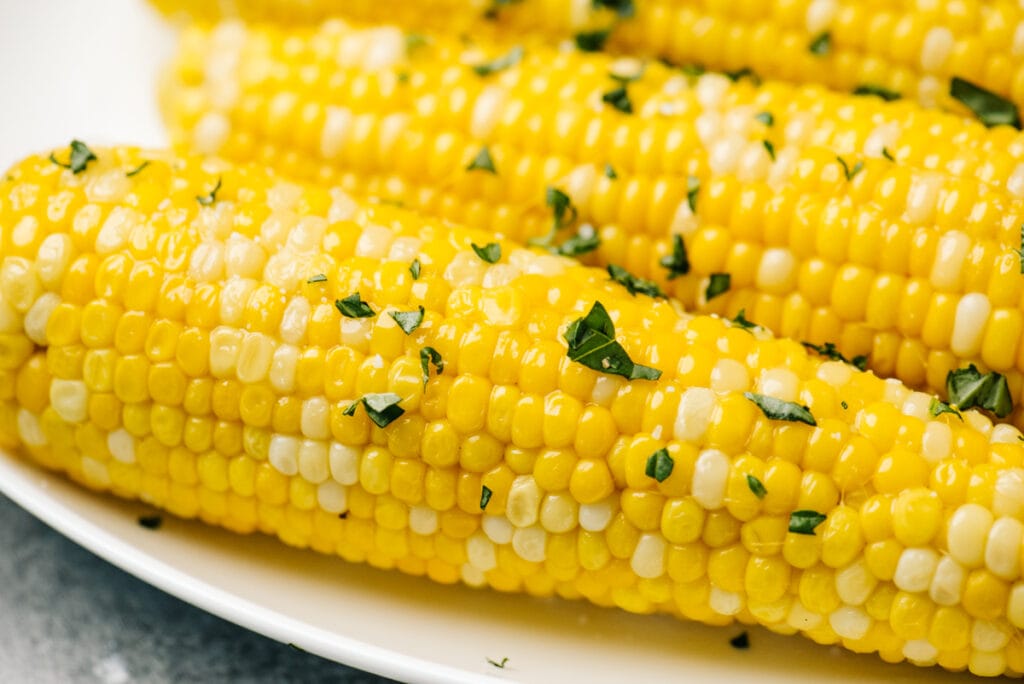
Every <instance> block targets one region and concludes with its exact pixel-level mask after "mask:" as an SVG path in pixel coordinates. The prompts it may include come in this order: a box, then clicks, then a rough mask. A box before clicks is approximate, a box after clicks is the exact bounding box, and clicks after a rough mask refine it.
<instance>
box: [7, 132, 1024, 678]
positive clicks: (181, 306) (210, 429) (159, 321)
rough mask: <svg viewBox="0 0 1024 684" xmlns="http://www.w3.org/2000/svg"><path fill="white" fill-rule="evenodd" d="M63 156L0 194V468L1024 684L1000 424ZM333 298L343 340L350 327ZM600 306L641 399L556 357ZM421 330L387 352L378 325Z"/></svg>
mask: <svg viewBox="0 0 1024 684" xmlns="http://www.w3.org/2000/svg"><path fill="white" fill-rule="evenodd" d="M65 154H66V151H64V150H60V151H57V152H55V155H54V156H53V157H51V158H50V159H49V160H48V159H47V158H45V157H35V158H30V159H28V160H26V161H25V162H23V163H22V164H20V165H18V166H17V167H15V168H14V169H12V170H11V171H10V172H9V173H8V174H7V176H6V178H5V180H3V181H2V182H0V226H2V227H3V231H2V234H0V235H2V243H0V248H2V251H0V374H2V375H0V380H2V381H0V388H3V392H4V394H3V395H2V396H0V426H2V427H0V438H2V439H3V445H4V446H6V447H17V446H19V445H20V447H22V448H23V449H24V451H25V452H26V453H28V454H30V455H31V456H32V457H33V458H34V459H35V460H37V461H38V462H39V463H41V464H43V465H45V466H47V467H49V468H54V469H58V470H61V471H64V472H66V473H67V474H68V475H69V476H71V477H72V478H74V479H76V480H78V481H79V482H82V483H83V484H85V485H87V486H89V487H92V488H95V489H100V490H109V491H111V492H113V493H115V494H117V495H120V496H124V497H130V498H139V499H141V500H143V501H146V502H148V503H150V504H152V505H154V506H158V507H161V508H165V509H167V510H169V511H171V512H173V513H174V514H176V515H180V516H183V517H198V518H200V519H202V520H204V521H205V522H207V523H210V524H216V525H223V526H225V527H227V528H229V529H232V530H236V531H239V532H251V531H256V530H259V531H262V532H265V533H268V534H276V535H277V536H279V537H280V538H281V539H282V540H283V541H285V542H286V543H289V544H292V545H296V546H301V547H310V548H312V549H315V550H317V551H320V552H324V553H331V554H334V553H337V554H339V555H340V556H342V557H343V558H345V559H347V560H350V561H359V562H362V561H365V562H368V563H370V564H372V565H374V566H377V567H381V568H398V569H400V570H402V571H404V572H407V573H410V574H415V575H427V576H429V577H431V578H432V579H434V580H436V581H440V582H456V581H459V580H462V581H464V582H466V583H468V584H470V585H472V586H484V585H489V586H492V587H494V588H497V589H499V590H504V591H526V592H528V593H531V594H534V595H539V596H547V595H552V594H557V595H560V596H564V597H567V598H587V599H589V600H591V601H593V602H595V603H597V604H600V605H617V606H620V607H622V608H624V609H626V610H630V611H635V612H641V613H643V612H655V611H658V612H668V613H672V614H676V615H681V616H683V617H686V618H689V619H694V620H700V621H703V622H707V623H711V624H724V623H728V622H730V621H732V620H740V621H743V622H757V623H760V624H764V625H766V626H768V627H769V628H770V629H773V630H777V631H780V632H784V633H793V632H802V633H804V634H806V635H807V636H809V637H811V638H812V639H815V640H816V641H819V642H821V643H825V644H831V643H841V644H843V645H844V646H846V647H847V648H850V649H853V650H855V651H859V652H874V651H877V652H879V653H880V655H881V656H882V657H883V658H885V659H887V660H891V661H899V660H903V659H908V660H911V661H913V662H916V663H919V664H931V663H938V664H940V665H942V666H943V667H947V668H951V669H960V668H965V667H968V668H970V669H971V671H973V672H975V673H977V674H985V675H996V674H1001V673H1020V672H1022V671H1024V637H1022V635H1021V633H1020V632H1019V631H1018V628H1020V627H1024V580H1022V578H1021V563H1020V557H1021V548H1022V547H1021V541H1022V536H1024V523H1022V522H1021V519H1022V518H1024V469H1022V468H1021V464H1022V459H1024V445H1022V444H1021V442H1020V437H1021V435H1020V432H1019V431H1018V430H1016V429H1015V428H1013V427H1011V426H1008V425H997V426H993V425H992V424H991V422H990V421H989V420H988V419H987V418H986V417H985V416H984V415H981V414H979V413H976V412H973V411H967V412H964V414H963V416H962V418H963V420H958V419H957V418H956V417H954V416H952V415H949V414H945V415H942V416H940V417H939V418H931V417H930V415H929V405H930V402H931V399H932V398H931V397H929V396H928V395H925V394H921V393H918V392H912V391H910V390H908V389H907V388H905V387H904V386H902V385H901V384H899V383H898V382H895V381H883V380H881V379H879V378H877V377H875V376H874V375H872V374H870V373H862V372H859V371H856V370H855V369H853V368H852V367H851V366H849V365H847V364H844V363H840V362H834V361H830V362H823V361H821V360H820V359H818V358H816V357H812V356H808V354H807V352H806V350H805V349H803V348H802V347H801V346H800V345H799V344H798V343H796V342H793V341H789V340H777V339H772V338H771V337H770V336H768V335H767V334H766V333H764V332H763V331H759V330H746V329H742V328H740V327H738V326H734V325H731V324H730V323H728V322H726V321H723V320H721V319H716V318H711V317H691V316H688V315H685V314H682V313H680V312H679V311H678V309H677V307H676V306H674V305H673V304H671V303H670V302H669V301H667V300H665V299H660V298H658V299H656V298H651V297H648V296H644V295H641V296H638V297H637V296H633V295H631V294H629V293H628V292H627V290H626V289H625V288H623V287H621V286H620V285H618V284H615V283H611V282H609V281H608V280H607V278H606V277H605V274H604V273H603V272H602V271H599V270H597V269H590V268H586V267H582V266H578V265H575V264H574V263H573V262H571V261H570V260H567V259H563V258H559V257H554V256H549V255H544V254H538V253H532V252H529V251H526V250H523V249H521V248H517V247H515V246H514V245H512V244H510V243H501V254H500V255H495V254H493V253H488V250H487V249H483V250H481V252H482V253H483V254H484V256H487V258H488V260H485V259H483V258H482V257H481V256H480V254H478V253H477V251H476V250H475V249H473V248H472V246H473V245H474V244H475V245H477V246H478V247H479V246H480V243H481V242H482V241H484V240H487V239H488V237H489V236H488V234H486V233H481V232H475V231H470V230H466V229H463V228H459V227H455V226H451V225H444V224H438V223H435V222H433V221H431V220H424V219H421V218H419V217H418V216H416V215H413V214H410V213H407V212H405V211H403V210H399V209H394V208H391V207H371V206H359V205H358V204H356V203H355V202H353V201H352V200H351V199H349V198H348V197H347V196H345V195H344V194H342V193H340V192H338V191H333V192H328V191H326V190H321V189H316V188H309V187H302V186H296V185H293V184H290V183H285V182H282V181H281V180H279V179H277V178H276V177H275V176H273V175H271V174H269V173H267V172H264V171H260V170H258V169H254V168H249V167H232V166H229V165H227V164H225V163H221V162H216V161H201V160H199V159H196V158H189V157H185V158H178V159H175V158H171V157H169V156H167V155H166V154H164V153H154V152H142V151H139V150H136V149H130V148H122V149H101V150H96V151H95V156H96V157H97V159H96V160H94V161H86V162H85V164H84V165H83V164H81V163H79V164H75V162H74V158H72V160H71V162H70V165H71V166H72V167H74V168H77V169H78V171H79V173H75V172H73V170H65V169H62V168H59V167H58V166H57V163H56V162H61V161H63V159H64V158H65V157H64V155H65ZM78 159H79V162H81V161H82V160H83V159H86V157H85V156H83V155H80V156H79V157H78ZM495 256H497V258H494V257H495ZM414 260H416V263H418V264H419V268H415V267H411V264H412V263H413V261H414ZM490 261H494V263H493V264H492V263H490ZM354 291H358V292H359V293H360V294H361V301H363V302H364V304H366V305H368V306H369V307H370V308H371V313H370V315H369V316H368V317H359V318H352V317H347V316H343V315H342V313H341V312H342V307H341V306H340V304H339V303H338V302H337V300H338V299H339V298H342V299H345V298H347V297H349V296H350V295H351V294H352V293H353V292H354ZM595 302H601V303H602V304H603V305H604V306H605V307H607V311H608V312H609V313H610V317H611V320H613V321H614V326H615V327H616V328H617V331H615V333H612V334H616V333H617V334H616V337H617V339H618V340H620V341H621V344H622V346H623V351H624V352H625V353H628V354H629V355H630V357H631V358H632V360H633V361H635V362H637V363H642V364H648V365H650V366H653V367H655V368H657V369H658V371H660V373H661V375H660V377H659V378H658V379H657V380H631V381H627V380H624V379H622V378H620V377H618V376H615V375H610V374H607V373H605V372H598V371H595V370H592V369H591V368H588V367H585V366H584V365H583V364H582V363H578V362H574V361H571V360H570V359H569V358H568V356H567V350H566V342H565V341H564V340H563V337H562V335H563V333H564V332H565V331H566V326H567V324H569V323H570V322H571V321H572V320H573V319H578V318H579V317H581V316H583V315H584V314H586V313H587V311H588V310H589V309H591V308H592V307H593V306H594V304H595ZM419 306H422V307H423V309H424V310H425V312H424V314H423V315H422V318H421V320H420V322H419V325H418V326H414V327H415V329H413V330H410V331H409V332H408V333H406V332H404V330H403V329H402V328H401V327H399V320H397V319H396V318H395V317H393V316H392V315H390V314H392V313H395V312H401V311H409V310H416V308H417V307H419ZM428 347H429V348H432V349H434V350H435V351H436V352H437V353H438V354H439V357H440V358H433V357H432V355H430V354H429V353H428V354H427V360H426V361H425V362H423V363H422V365H421V359H422V358H423V352H422V350H424V349H427V348H428ZM439 364H443V369H442V368H439V367H438V365H439ZM595 365H596V366H597V367H598V368H605V367H607V365H602V364H595ZM387 392H391V393H394V394H395V395H396V397H395V399H397V400H399V403H398V406H399V407H400V408H401V409H403V410H404V412H402V413H401V414H400V415H395V414H394V413H392V414H390V415H387V416H386V418H387V420H384V421H381V420H380V418H381V416H384V415H385V414H386V413H387V412H389V411H394V406H393V405H390V404H389V406H388V407H387V408H386V409H381V410H382V413H381V415H378V416H377V418H373V419H372V420H371V417H370V411H369V405H368V404H363V405H360V403H359V400H360V399H361V398H367V397H368V395H370V394H371V393H387ZM745 392H756V393H760V394H761V395H764V396H768V397H774V398H776V399H777V400H779V401H781V402H782V403H781V404H780V406H781V408H779V407H776V408H773V409H767V408H766V409H765V410H763V411H762V410H761V409H759V408H758V406H757V405H755V404H754V403H753V401H752V400H751V397H748V396H746V395H745V394H744V393H745ZM789 402H798V404H797V403H789ZM353 405H356V406H357V408H356V410H355V412H354V413H352V412H351V411H349V410H348V409H349V408H350V407H351V406H353ZM799 405H804V406H805V409H803V410H805V411H807V412H809V413H807V414H805V415H804V417H803V418H802V420H803V421H804V422H798V421H795V420H794V416H795V415H796V414H794V413H793V411H797V412H798V413H799V411H800V410H801V409H799ZM780 411H781V413H780ZM769 415H771V416H772V418H769ZM784 417H788V420H782V419H780V418H784ZM810 423H816V424H815V425H811V424H810ZM662 450H664V451H662ZM801 511H802V512H801ZM817 514H820V517H821V518H823V520H822V519H818V515H817ZM808 516H813V518H812V519H811V520H810V522H808ZM812 532H813V533H812Z"/></svg>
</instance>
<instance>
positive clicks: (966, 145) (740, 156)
mask: <svg viewBox="0 0 1024 684" xmlns="http://www.w3.org/2000/svg"><path fill="white" fill-rule="evenodd" d="M370 45H373V46H374V48H373V49H372V50H371V49H369V46H370ZM509 55H513V56H515V57H516V59H508V60H507V61H508V64H507V65H505V66H504V68H501V69H500V70H498V71H496V72H495V73H490V74H486V75H479V74H477V73H475V71H474V69H473V67H475V66H479V65H481V64H488V65H489V64H492V63H493V62H494V60H501V59H502V58H508V57H509ZM609 74H613V75H617V76H618V77H619V80H618V81H617V80H616V79H614V78H612V77H610V76H609ZM624 75H627V76H638V78H636V79H635V80H632V81H629V82H628V83H627V85H625V86H622V84H621V81H622V80H623V78H624ZM626 80H628V79H626ZM619 87H623V88H624V89H625V92H626V93H627V97H628V101H629V102H630V104H631V107H632V109H633V113H632V114H627V113H625V112H623V111H620V110H619V109H617V108H616V107H615V106H613V105H610V104H608V103H607V102H605V101H604V96H606V95H607V94H608V93H609V92H611V91H613V90H615V89H616V88H619ZM165 110H166V111H167V113H168V118H169V121H170V123H171V125H172V129H173V130H174V132H175V137H176V138H177V139H178V140H179V141H181V142H184V143H186V144H188V145H190V146H193V147H195V148H198V149H199V150H201V151H203V152H218V153H220V154H223V155H225V156H227V157H230V158H233V159H236V160H240V161H246V160H255V161H259V162H264V163H273V164H274V165H275V167H276V168H279V169H280V170H282V171H283V172H285V173H286V174H288V175H291V176H293V177H298V178H304V179H308V180H316V181H320V182H324V183H328V184H338V185H340V186H342V187H344V188H346V189H347V190H349V191H351V192H355V193H357V194H364V195H375V196H381V197H385V198H389V199H391V200H392V201H396V202H400V203H402V204H405V205H408V206H410V207H413V208H416V209H418V210H421V211H425V212H427V213H428V214H430V215H433V216H436V217H443V218H447V219H456V220H460V221H464V222H466V223H468V224H471V225H478V226H489V227H490V228H491V229H492V230H493V231H494V232H496V233H499V234H502V235H505V236H507V237H509V238H512V239H515V240H527V239H538V238H542V237H543V236H544V235H546V234H548V233H549V232H550V231H551V227H552V224H553V223H555V224H558V223H559V221H557V220H556V217H554V216H553V205H552V203H551V202H550V199H551V197H550V190H549V191H548V192H549V194H548V196H546V194H545V189H546V188H556V189H560V190H562V191H564V193H565V195H566V198H567V201H568V202H569V203H570V204H571V211H569V210H566V211H565V215H566V216H568V217H569V218H568V219H566V220H565V221H564V223H566V224H568V225H567V226H566V227H565V228H564V229H563V230H561V231H556V232H558V233H560V235H561V237H560V238H559V240H561V239H565V238H568V237H569V236H571V235H573V234H574V233H575V232H576V230H577V229H578V228H579V227H580V226H583V225H584V224H593V225H594V226H595V227H596V234H597V237H598V238H599V239H600V245H599V246H597V248H596V251H595V252H593V253H592V254H587V255H583V257H582V258H584V259H585V260H588V261H590V262H592V263H595V264H598V265H603V266H604V265H615V266H619V267H622V268H625V269H626V270H627V271H628V272H629V273H631V274H632V275H634V276H636V277H640V278H647V279H653V280H654V282H655V283H656V284H657V286H658V287H659V288H661V289H662V290H663V291H664V292H665V293H667V294H669V295H672V296H673V297H675V298H677V299H679V300H680V301H681V302H683V304H684V305H685V306H686V307H687V308H688V309H691V310H696V311H705V312H715V313H721V314H724V315H726V316H728V317H734V316H736V315H737V314H738V313H739V312H740V311H741V310H742V311H744V312H745V315H746V317H747V318H748V319H749V320H752V321H754V322H755V323H757V324H760V325H762V326H765V327H767V328H769V329H771V330H773V331H775V332H776V333H778V334H781V335H785V336H788V337H791V338H794V339H796V340H802V341H807V342H810V343H813V344H815V345H819V346H820V345H825V344H834V345H836V347H837V349H838V350H839V352H841V353H842V354H843V355H845V357H846V358H850V359H853V358H855V357H858V356H867V357H868V360H869V364H870V366H871V367H872V368H873V369H874V370H876V371H877V372H879V373H880V374H882V375H887V376H895V377H898V378H900V379H901V380H903V381H904V382H906V383H908V384H910V385H911V386H914V387H921V388H928V389H930V390H932V391H944V389H945V381H946V376H947V374H948V372H949V371H950V370H952V369H954V368H956V367H958V366H962V365H966V364H968V363H975V364H977V365H978V366H979V367H980V368H982V369H983V370H988V369H991V370H994V371H998V372H1000V373H1004V374H1006V375H1007V377H1008V380H1009V384H1010V389H1011V392H1012V394H1013V396H1014V397H1016V398H1018V399H1020V398H1021V397H1022V392H1024V375H1022V370H1024V346H1022V345H1021V339H1022V332H1024V309H1022V301H1024V300H1022V299H1021V283H1022V279H1021V277H1020V275H1019V270H1020V256H1019V255H1018V254H1017V248H1018V247H1019V246H1020V226H1021V223H1022V222H1024V203H1022V199H1021V198H1022V196H1024V138H1022V137H1021V136H1020V135H1019V134H1016V133H1015V132H1013V131H1011V130H1009V129H1008V128H1005V127H1003V128H999V129H992V130H989V129H986V128H984V127H983V126H981V125H980V124H967V123H965V122H963V121H962V120H960V119H959V118H957V117H955V116H951V115H947V114H942V113H938V112H933V111H928V110H924V109H921V108H920V107H918V106H916V105H914V104H912V103H909V102H898V103H885V102H883V101H881V100H879V99H878V98H860V97H852V96H846V95H840V94H835V93H829V92H826V91H823V90H822V89H820V88H817V87H790V86H786V85H782V84H778V83H770V84H765V85H763V86H756V85H754V84H753V83H751V82H750V81H749V80H746V79H742V80H741V81H740V82H737V83H731V82H729V81H728V80H727V79H726V78H724V77H722V76H719V75H712V74H708V75H704V76H701V77H699V78H697V79H690V78H688V77H686V76H684V75H682V74H679V73H678V72H673V71H672V70H670V69H668V68H666V67H665V66H664V65H661V64H658V63H646V64H644V63H640V62H636V61H632V60H616V59H614V58H611V57H608V56H605V55H582V54H580V53H578V52H574V51H569V52H560V51H555V50H551V49H548V48H545V47H543V46H541V45H536V44H529V45H527V46H526V47H525V49H524V50H523V51H522V52H521V53H514V52H512V51H511V48H509V46H507V45H495V44H491V43H481V44H476V45H473V46H469V47H467V46H465V45H463V44H462V43H461V42H458V41H454V40H448V39H445V38H443V37H434V38H432V39H430V40H429V41H428V42H426V43H424V44H418V45H416V46H415V47H414V48H411V49H410V48H408V46H407V45H406V42H405V40H404V37H403V34H402V33H401V31H399V30H398V29H397V28H393V27H378V28H374V29H357V28H353V27H350V26H347V25H345V24H343V23H341V22H331V23H328V24H324V25H323V26H321V27H319V28H317V29H310V30H295V31H288V30H282V29H279V28H274V27H249V28H244V27H242V26H241V25H238V24H224V25H221V26H220V27H218V28H216V29H215V30H212V31H208V30H204V29H194V30H192V31H190V32H188V33H187V34H186V36H185V37H184V39H183V44H182V51H181V54H180V56H179V59H178V62H177V64H176V66H175V68H174V71H173V73H172V76H171V77H170V78H169V85H168V88H167V89H166V90H165ZM766 142H767V143H768V144H766ZM481 155H483V157H482V156H481ZM484 157H486V159H487V160H488V161H489V168H488V169H481V168H480V167H479V166H478V165H476V164H475V163H474V160H476V159H477V158H484ZM545 200H548V201H547V202H546V201H545ZM563 208H564V207H563ZM573 217H574V218H575V219H576V220H575V222H573V221H572V220H571V219H572V218H573ZM678 240H682V243H679V242H678ZM556 242H557V240H556ZM678 247H683V248H685V250H686V252H687V256H688V267H689V270H688V271H685V269H682V268H677V266H676V265H673V264H674V262H675V260H674V259H673V252H674V250H675V249H676V248H678ZM724 273H727V274H729V275H730V282H729V287H728V288H727V290H726V291H725V292H724V293H723V294H721V295H719V296H714V297H709V296H708V294H709V286H710V284H711V280H712V278H714V277H715V276H716V274H724ZM712 294H713V291H712ZM1018 404H1024V402H1020V401H1018ZM1022 415H1024V414H1022V413H1021V412H1020V411H1018V412H1017V413H1016V414H1015V415H1014V417H1013V420H1014V421H1016V422H1017V423H1018V424H1021V423H1022V421H1024V418H1022Z"/></svg>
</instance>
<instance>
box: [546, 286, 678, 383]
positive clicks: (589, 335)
mask: <svg viewBox="0 0 1024 684" xmlns="http://www.w3.org/2000/svg"><path fill="white" fill-rule="evenodd" d="M563 337H564V338H565V341H566V342H568V343H569V351H568V356H569V359H570V360H572V361H576V362H577V363H580V364H582V365H584V366H586V367H587V368H591V369H593V370H596V371H599V372H601V373H608V374H609V375H620V376H622V377H624V378H627V379H629V380H657V379H658V378H660V377H661V371H660V370H657V369H656V368H648V367H647V366H641V365H640V364H638V363H633V360H632V359H630V358H629V355H628V354H627V353H626V350H625V349H624V348H623V347H622V345H621V344H619V343H618V342H616V341H615V325H614V324H613V323H612V319H611V317H610V316H609V315H608V311H607V310H606V309H605V308H604V305H602V304H601V302H594V306H592V307H591V309H590V312H589V313H587V315H586V316H584V317H583V318H577V319H576V320H575V321H573V322H572V323H571V324H569V327H568V328H567V329H566V331H565V334H564V336H563Z"/></svg>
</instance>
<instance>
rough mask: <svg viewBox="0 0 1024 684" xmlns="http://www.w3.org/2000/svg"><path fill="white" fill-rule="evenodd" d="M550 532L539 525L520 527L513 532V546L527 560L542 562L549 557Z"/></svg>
mask: <svg viewBox="0 0 1024 684" xmlns="http://www.w3.org/2000/svg"><path fill="white" fill-rule="evenodd" d="M547 542H548V533H547V532H545V531H544V528H542V527H540V526H539V525H531V526H529V527H520V528H519V529H517V530H516V531H515V532H513V533H512V548H513V549H514V550H515V552H516V554H518V556H519V557H520V558H522V559H523V560H525V561H530V562H531V563H541V562H543V561H544V559H545V558H546V557H547Z"/></svg>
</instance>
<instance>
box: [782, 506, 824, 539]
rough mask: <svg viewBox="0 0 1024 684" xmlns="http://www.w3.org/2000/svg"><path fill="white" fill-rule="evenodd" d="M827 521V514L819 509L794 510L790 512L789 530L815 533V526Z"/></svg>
mask: <svg viewBox="0 0 1024 684" xmlns="http://www.w3.org/2000/svg"><path fill="white" fill-rule="evenodd" d="M823 522H825V515H824V514H822V513H818V512H817V511H793V512H792V513H790V514H789V531H790V532H792V533H794V534H809V535H813V534H814V528H815V527H817V526H818V525H820V524H821V523H823Z"/></svg>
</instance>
